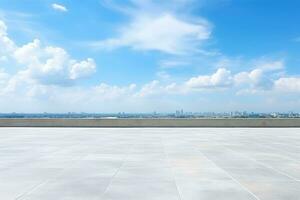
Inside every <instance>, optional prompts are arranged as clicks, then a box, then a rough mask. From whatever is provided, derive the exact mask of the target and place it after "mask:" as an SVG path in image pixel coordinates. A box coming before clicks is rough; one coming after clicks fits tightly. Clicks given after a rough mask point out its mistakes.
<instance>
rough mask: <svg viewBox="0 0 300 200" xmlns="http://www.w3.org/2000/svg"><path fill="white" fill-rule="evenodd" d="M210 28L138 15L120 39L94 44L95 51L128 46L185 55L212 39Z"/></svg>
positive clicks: (170, 16)
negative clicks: (102, 48)
mask: <svg viewBox="0 0 300 200" xmlns="http://www.w3.org/2000/svg"><path fill="white" fill-rule="evenodd" d="M210 34H211V26H210V24H209V23H208V22H207V21H205V20H203V19H202V20H197V21H187V20H182V19H179V18H178V17H176V16H175V15H173V14H171V13H162V14H158V15H151V14H147V13H146V14H137V15H136V16H134V18H133V20H132V21H131V22H130V23H129V24H126V25H124V26H123V27H121V29H120V36H118V37H117V38H111V39H107V40H104V41H100V42H95V43H93V45H94V46H96V47H106V48H116V47H122V46H127V47H130V48H133V49H136V50H155V51H160V52H164V53H168V54H184V53H186V52H188V51H193V50H195V48H196V47H198V46H199V45H200V44H202V42H203V41H205V40H207V39H209V37H210Z"/></svg>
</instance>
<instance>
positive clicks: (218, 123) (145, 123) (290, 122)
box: [0, 118, 300, 127]
mask: <svg viewBox="0 0 300 200" xmlns="http://www.w3.org/2000/svg"><path fill="white" fill-rule="evenodd" d="M0 127H300V118H298V119H288V118H284V119H277V118H270V119H257V118H256V119H249V118H247V119H245V118H241V119H205V118H200V119H178V118H177V119H0Z"/></svg>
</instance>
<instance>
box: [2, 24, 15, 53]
mask: <svg viewBox="0 0 300 200" xmlns="http://www.w3.org/2000/svg"><path fill="white" fill-rule="evenodd" d="M14 48H15V44H14V42H13V41H12V40H11V39H9V37H8V36H7V26H6V24H5V23H4V22H3V21H1V20H0V57H1V58H4V57H6V56H7V55H8V54H9V53H11V52H12V51H13V50H14Z"/></svg>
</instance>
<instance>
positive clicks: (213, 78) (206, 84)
mask: <svg viewBox="0 0 300 200" xmlns="http://www.w3.org/2000/svg"><path fill="white" fill-rule="evenodd" d="M185 84H186V85H187V87H190V88H194V89H203V88H224V87H229V86H230V85H231V84H232V75H231V72H230V71H229V70H226V69H225V68H220V69H218V70H217V71H216V72H215V73H214V74H212V75H201V76H198V77H193V78H191V79H189V80H188V81H187V82H186V83H185Z"/></svg>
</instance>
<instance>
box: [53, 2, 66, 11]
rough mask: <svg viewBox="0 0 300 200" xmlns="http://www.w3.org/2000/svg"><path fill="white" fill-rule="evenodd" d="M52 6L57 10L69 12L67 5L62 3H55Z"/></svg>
mask: <svg viewBox="0 0 300 200" xmlns="http://www.w3.org/2000/svg"><path fill="white" fill-rule="evenodd" d="M51 6H52V8H53V9H54V10H57V11H60V12H67V11H68V9H67V8H66V7H65V6H63V5H61V4H57V3H53V4H52V5H51Z"/></svg>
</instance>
